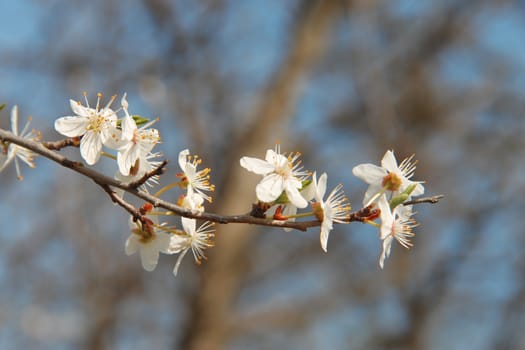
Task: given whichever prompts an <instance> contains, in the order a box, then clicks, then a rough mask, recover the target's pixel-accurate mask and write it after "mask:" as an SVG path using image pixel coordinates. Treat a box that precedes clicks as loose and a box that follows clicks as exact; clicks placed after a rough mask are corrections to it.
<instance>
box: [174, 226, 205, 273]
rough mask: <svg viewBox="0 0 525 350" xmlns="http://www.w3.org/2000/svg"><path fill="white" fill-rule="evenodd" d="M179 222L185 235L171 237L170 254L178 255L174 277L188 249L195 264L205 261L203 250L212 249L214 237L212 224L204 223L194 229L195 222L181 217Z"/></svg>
mask: <svg viewBox="0 0 525 350" xmlns="http://www.w3.org/2000/svg"><path fill="white" fill-rule="evenodd" d="M181 221H182V227H183V228H184V232H185V234H183V235H172V236H171V243H170V253H172V254H173V253H180V254H179V257H178V259H177V262H176V263H175V267H174V268H173V274H174V275H175V276H177V273H178V271H179V266H180V263H181V261H182V259H183V258H184V256H185V255H186V253H187V252H188V251H189V250H190V249H191V251H192V252H193V257H194V259H195V262H196V263H197V264H200V263H201V260H202V259H206V256H205V255H204V250H205V249H207V248H210V247H213V245H214V244H213V242H212V239H213V237H214V236H215V234H214V229H213V226H214V223H213V222H209V221H206V222H205V223H204V224H202V225H201V226H200V227H199V228H198V229H195V228H196V223H197V220H195V219H189V218H185V217H182V218H181Z"/></svg>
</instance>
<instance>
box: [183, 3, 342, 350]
mask: <svg viewBox="0 0 525 350" xmlns="http://www.w3.org/2000/svg"><path fill="white" fill-rule="evenodd" d="M340 9H341V7H340V4H339V3H338V2H337V1H305V2H304V3H303V4H302V7H301V10H300V12H299V13H298V16H299V17H298V20H297V22H296V27H295V28H294V29H293V34H292V35H293V37H292V38H291V40H290V42H291V47H290V50H289V52H288V54H287V57H286V59H285V60H284V62H283V64H282V66H281V68H280V69H279V70H277V71H276V73H275V75H274V76H273V78H272V79H271V81H270V83H269V85H268V88H267V90H266V92H265V93H264V94H263V97H262V98H261V99H260V104H259V105H258V107H256V110H255V112H254V118H253V119H252V120H253V123H252V125H251V127H250V129H249V130H250V131H249V132H248V133H247V134H245V136H244V137H242V138H240V139H239V140H238V141H237V142H236V144H234V145H232V147H231V149H233V150H237V152H235V153H233V154H232V157H231V158H230V161H229V165H228V166H226V168H227V169H230V171H229V173H228V179H227V180H226V181H225V182H224V183H223V185H222V188H223V193H224V194H230V195H229V196H224V197H222V198H223V200H222V201H220V202H218V203H217V207H218V208H220V211H221V212H223V213H235V212H242V211H243V210H244V211H246V207H247V206H248V205H247V204H248V203H250V202H251V201H253V200H254V197H255V190H254V185H255V182H254V181H255V177H253V176H251V175H249V174H248V173H247V172H246V171H245V170H244V169H242V168H241V167H240V166H239V163H238V161H239V157H240V156H242V155H250V156H259V157H262V156H264V152H265V150H266V149H267V148H269V147H272V146H271V145H272V144H273V142H275V140H278V139H279V137H285V136H286V135H285V132H284V130H285V129H286V124H287V122H288V121H289V120H290V118H291V116H292V110H293V108H294V106H295V102H296V98H297V95H298V93H299V91H298V88H299V85H300V84H299V83H300V81H301V79H304V78H305V76H306V75H307V74H308V73H309V72H310V71H311V69H312V67H313V66H314V65H315V63H316V62H317V60H318V59H319V57H320V56H321V55H322V53H323V52H324V51H325V48H326V44H327V42H328V38H329V36H328V32H329V30H330V28H331V24H332V22H333V20H334V18H335V15H336V14H337V13H338V12H339V10H340ZM232 194H233V195H232ZM218 198H220V197H219V196H218ZM251 231H252V230H251V229H250V228H249V227H246V226H244V225H237V226H231V225H228V226H223V227H218V228H217V235H216V237H217V240H216V249H214V250H212V252H210V259H209V260H208V262H207V264H206V266H205V268H204V269H203V274H202V280H201V286H200V288H199V290H198V294H196V295H195V298H194V300H193V309H192V310H191V315H192V316H191V320H190V321H189V322H188V329H187V334H186V337H185V339H184V340H183V348H185V349H220V348H223V346H224V345H225V343H227V341H228V337H229V332H230V321H231V316H232V312H233V311H232V305H233V303H234V300H235V296H236V295H237V293H238V291H239V286H240V283H241V280H242V276H243V274H244V272H245V266H246V264H245V263H246V259H245V257H246V254H248V251H247V250H248V249H249V243H250V241H251V238H252V234H251Z"/></svg>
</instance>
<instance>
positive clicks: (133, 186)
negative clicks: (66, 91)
mask: <svg viewBox="0 0 525 350" xmlns="http://www.w3.org/2000/svg"><path fill="white" fill-rule="evenodd" d="M0 140H1V141H8V142H12V143H14V144H17V145H19V146H22V147H24V148H27V149H29V150H31V151H33V152H35V153H37V154H39V155H41V156H43V157H45V158H48V159H50V160H52V161H54V162H56V163H58V164H60V165H62V166H64V167H66V168H69V169H71V170H73V171H75V172H77V173H79V174H82V175H84V176H86V177H88V178H90V179H92V180H93V181H94V182H95V183H96V184H97V185H99V186H100V187H102V189H103V190H104V191H105V192H106V193H107V194H108V195H109V196H110V198H111V200H112V201H113V202H115V203H117V204H119V205H120V206H121V207H123V208H124V209H125V210H126V211H128V212H129V213H130V214H131V215H132V216H133V217H134V218H135V219H139V220H142V219H141V217H142V215H140V213H139V211H138V210H137V209H136V208H135V207H133V206H132V205H131V204H129V203H127V202H126V201H124V200H123V199H122V198H120V197H119V196H117V195H116V194H115V192H114V191H113V190H112V189H111V187H116V188H120V189H122V190H124V191H126V192H128V193H130V194H132V195H134V196H135V197H138V198H140V199H143V200H145V201H146V202H149V203H151V204H153V206H154V207H160V208H164V209H167V210H169V211H171V212H173V213H175V214H177V215H179V216H184V217H187V218H192V219H202V220H207V221H212V222H216V223H219V224H229V223H240V224H252V225H259V226H273V227H283V228H284V227H286V228H293V229H296V230H301V231H306V230H307V229H308V228H309V227H315V226H320V225H321V222H320V221H319V220H311V221H298V222H292V221H282V220H272V219H266V218H258V217H254V216H252V215H250V214H241V215H219V214H215V213H207V212H200V211H198V210H191V209H186V208H183V207H181V206H178V205H176V204H174V203H171V202H168V201H165V200H163V199H160V198H158V197H155V196H153V195H151V194H149V193H148V192H146V191H142V190H140V189H138V187H139V186H140V185H142V184H143V183H144V182H145V181H146V180H147V179H148V178H150V177H151V176H154V175H160V174H162V173H163V172H164V168H165V166H166V164H167V161H163V162H162V163H161V165H159V166H158V167H157V168H156V169H154V170H153V171H151V172H149V173H147V174H145V175H144V176H143V177H142V178H141V179H139V180H138V181H134V182H130V183H122V182H120V181H117V180H115V179H113V178H111V177H109V176H106V175H104V174H101V173H99V172H97V171H95V170H93V169H91V168H86V167H85V166H84V164H83V163H81V162H76V161H72V160H70V159H68V158H66V157H64V156H63V155H61V154H60V153H57V152H55V151H53V150H50V149H48V148H46V147H45V145H49V144H52V145H54V143H47V142H46V143H44V142H43V143H41V142H37V141H32V140H28V139H25V138H23V137H20V136H16V135H14V134H13V133H11V132H9V131H6V130H3V129H0ZM441 198H443V195H439V196H434V197H426V198H421V199H416V200H411V201H408V202H405V203H403V204H405V205H408V204H417V203H437V202H438V201H439V199H441ZM378 215H379V212H378V209H372V208H371V207H365V208H362V209H360V210H358V211H357V212H354V213H350V214H349V217H348V222H353V221H359V222H365V221H367V220H372V219H375V218H377V217H378Z"/></svg>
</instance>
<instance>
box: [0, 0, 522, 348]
mask: <svg viewBox="0 0 525 350" xmlns="http://www.w3.org/2000/svg"><path fill="white" fill-rule="evenodd" d="M524 38H525V2H523V1H518V0H516V1H503V0H502V1H483V0H465V1H462V0H446V1H430V0H428V1H414V0H382V1H381V0H338V1H336V0H331V1H329V0H325V1H320V0H290V1H279V0H265V1H262V0H261V1H256V0H254V1H227V0H209V1H190V0H184V1H183V0H180V1H169V0H126V1H124V0H111V1H108V0H95V1H79V0H68V1H65V0H40V1H38V0H19V1H1V2H0V102H6V103H7V104H8V108H6V109H5V110H4V111H2V112H1V114H0V127H3V128H8V127H9V110H10V108H11V106H12V105H14V104H18V105H19V109H20V117H21V119H22V120H25V118H26V117H27V116H29V115H31V116H33V124H32V125H33V126H34V128H36V129H38V130H41V131H42V134H43V137H44V139H46V140H56V139H59V138H61V136H60V135H58V134H57V133H56V132H55V131H54V130H53V121H54V120H55V119H56V118H58V117H60V116H64V115H70V114H71V111H70V108H69V103H68V99H69V98H73V99H75V100H82V99H83V97H82V91H87V92H88V94H89V96H90V102H91V104H94V103H95V101H96V93H97V92H102V93H104V96H105V97H106V98H109V96H111V95H113V94H118V95H119V98H120V96H122V94H123V93H124V92H127V94H128V101H129V103H130V110H131V112H132V113H133V114H139V115H142V116H148V117H157V116H158V117H160V122H159V123H158V124H157V127H158V128H159V129H160V131H161V135H162V137H163V144H161V145H159V146H158V147H157V150H162V152H163V153H164V155H165V157H166V158H167V159H168V160H170V163H169V165H168V173H167V174H166V175H165V176H164V177H163V183H164V184H166V183H169V182H172V181H173V180H174V174H175V173H176V172H178V171H179V170H178V166H177V161H176V160H177V155H178V152H179V151H180V150H182V149H184V148H190V150H191V151H192V153H197V154H199V155H200V156H201V157H202V158H203V159H204V163H203V165H204V166H210V167H212V169H213V170H212V174H211V175H212V182H213V183H214V184H215V185H216V187H217V191H216V193H215V198H214V203H213V206H208V207H207V209H208V210H210V211H213V212H217V213H221V214H238V213H245V212H247V211H249V209H250V205H251V203H252V202H253V201H254V200H255V190H254V185H255V184H256V183H257V181H258V180H259V177H258V176H256V175H254V174H250V173H248V172H247V171H245V170H244V169H242V168H241V167H240V166H239V163H238V161H239V157H241V156H243V155H249V156H254V157H261V158H262V157H263V156H264V153H265V151H266V149H268V148H273V146H274V144H275V143H276V142H278V141H279V142H280V143H281V148H282V150H283V151H288V152H289V151H301V152H302V153H303V159H304V164H305V167H306V168H307V169H309V170H311V171H314V170H317V171H318V172H323V171H326V172H327V173H328V186H329V189H330V188H333V187H334V186H336V185H337V184H338V183H343V184H344V185H345V190H346V193H347V194H348V196H349V198H350V200H351V202H352V204H353V207H354V209H358V208H359V207H360V206H361V201H362V196H363V194H364V191H365V190H366V185H365V184H364V183H362V182H360V181H359V180H358V179H356V178H354V177H353V176H352V174H351V169H352V167H353V166H355V165H357V164H359V163H363V162H370V163H375V164H378V163H379V161H380V159H381V158H382V156H383V154H384V152H385V151H386V150H387V149H393V150H394V151H395V153H396V155H397V157H398V159H402V158H404V157H406V156H409V155H411V154H413V153H415V154H416V158H417V159H419V163H418V168H417V171H416V175H415V177H414V179H416V180H425V181H426V194H428V195H436V194H445V195H446V197H445V199H444V200H442V201H441V202H440V203H439V204H436V205H430V204H422V205H419V206H417V208H416V210H417V211H418V214H417V216H416V219H417V220H418V221H419V222H420V224H421V225H420V227H418V228H417V229H416V237H415V238H414V240H413V241H414V244H415V246H414V247H413V248H412V249H411V250H409V251H407V250H405V249H403V248H402V247H400V246H399V245H397V244H396V245H394V246H393V250H392V255H391V258H390V259H389V260H387V262H386V266H385V269H384V270H383V271H381V270H380V269H379V267H378V263H377V261H378V257H379V254H380V252H381V242H380V240H379V237H378V232H377V230H376V229H374V228H373V227H372V226H369V225H361V224H358V223H356V224H351V225H345V226H341V225H338V226H336V227H335V229H334V230H333V231H332V233H331V235H330V240H329V244H328V253H327V254H325V253H324V252H322V251H321V249H320V247H319V230H318V229H317V228H315V229H311V230H309V231H308V232H306V233H303V232H299V231H297V232H284V231H282V230H278V229H270V228H258V227H252V226H247V225H234V224H231V225H225V226H221V227H218V231H217V237H216V246H215V247H214V248H213V249H210V250H208V252H207V255H208V260H207V261H205V262H204V264H202V265H201V266H196V265H195V264H194V262H193V260H192V259H191V258H190V257H189V256H188V257H186V258H185V259H184V261H183V263H182V266H181V270H180V271H179V275H178V277H177V278H174V277H173V275H172V274H171V270H172V268H173V265H174V263H175V260H176V259H175V257H173V256H161V259H160V262H159V266H158V267H157V269H156V270H155V271H154V272H151V273H148V272H146V271H144V270H143V269H142V267H141V264H140V259H139V257H138V256H137V255H134V256H130V257H128V256H126V255H125V254H124V242H125V240H126V238H127V236H128V235H129V229H128V223H127V221H128V217H127V215H126V214H125V213H124V212H123V211H122V210H121V209H120V208H118V207H116V206H113V205H112V203H111V202H110V201H109V199H108V198H107V196H106V194H105V193H104V192H103V191H101V190H100V189H99V188H98V187H97V186H95V185H94V184H93V183H92V182H91V181H90V180H88V179H85V178H81V177H80V176H77V175H75V174H74V173H72V172H71V171H69V170H67V169H65V168H61V167H59V166H57V165H55V164H53V163H51V162H50V161H48V160H46V159H37V161H36V162H37V169H36V170H31V169H28V168H27V167H23V169H22V172H23V175H24V181H22V182H19V181H17V180H16V175H15V170H14V167H9V168H8V169H6V170H5V171H4V172H2V173H1V174H0V222H1V225H0V238H1V240H2V243H1V244H0V348H2V349H15V348H18V349H22V348H25V349H144V348H152V347H155V348H159V349H170V348H171V349H280V348H286V349H336V348H338V349H478V350H480V349H525V333H524V332H523V330H524V329H525V255H524V254H523V247H524V246H525V229H524V228H523V224H522V219H523V218H522V215H523V209H524V208H525V203H524V201H525V200H524V194H525V193H524V192H525V190H524V189H525V176H524V175H523V174H524V172H525V162H524V161H523V160H524V159H525V154H524V153H525V144H524V143H525V138H524V137H523V135H524V132H525V130H524V129H525V122H524V118H523V115H524V114H525V98H524V97H523V96H524V93H523V91H525V74H524V71H525V39H524ZM116 106H117V105H116ZM64 154H66V155H68V156H70V157H72V158H76V159H78V157H79V155H78V150H76V149H72V150H66V151H64ZM96 167H97V169H98V170H100V171H103V172H105V173H106V174H109V175H112V174H113V173H114V171H115V169H116V166H115V164H114V163H113V162H111V161H109V160H103V161H101V162H100V163H99V164H97V166H96ZM179 193H180V192H177V191H176V190H175V191H172V192H171V193H168V194H167V195H166V196H165V198H166V199H169V200H172V201H175V200H176V198H177V197H178V195H179Z"/></svg>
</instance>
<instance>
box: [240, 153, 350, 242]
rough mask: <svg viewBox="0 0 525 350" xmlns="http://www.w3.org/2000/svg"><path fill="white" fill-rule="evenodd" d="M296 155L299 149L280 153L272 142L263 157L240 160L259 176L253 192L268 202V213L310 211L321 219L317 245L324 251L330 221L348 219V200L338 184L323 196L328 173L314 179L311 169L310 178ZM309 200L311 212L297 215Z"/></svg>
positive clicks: (277, 216)
mask: <svg viewBox="0 0 525 350" xmlns="http://www.w3.org/2000/svg"><path fill="white" fill-rule="evenodd" d="M299 157H300V154H299V153H291V154H289V155H286V154H281V150H280V146H279V145H276V147H275V151H274V150H272V149H269V150H267V151H266V157H265V160H262V159H258V158H252V157H242V158H241V161H240V163H241V166H242V167H244V168H245V169H246V170H248V171H251V172H253V173H255V174H259V175H262V176H263V178H262V180H261V182H259V184H258V185H257V187H256V188H255V192H256V195H257V199H258V200H259V201H261V202H263V203H266V204H270V205H271V206H272V207H271V208H270V209H269V210H268V212H267V214H268V215H269V216H270V217H273V218H274V219H278V220H279V219H284V220H294V219H295V218H296V217H303V216H305V215H314V216H315V217H317V219H318V220H319V221H321V234H320V241H321V248H322V249H323V250H324V251H325V252H326V251H327V245H328V235H329V233H330V231H331V230H332V228H333V223H334V222H337V223H348V222H349V221H348V218H349V213H350V203H349V202H348V199H347V198H346V196H345V195H344V191H343V186H342V185H341V184H339V185H337V186H336V187H335V188H334V189H333V190H332V192H330V194H329V195H328V198H327V199H326V200H324V199H323V197H324V195H325V193H326V182H327V178H328V176H327V175H326V173H323V174H322V175H321V176H320V177H319V180H317V174H316V173H314V174H313V179H310V173H309V172H307V171H305V170H303V167H302V166H301V162H300V161H299ZM312 200H313V201H312ZM309 201H310V205H311V207H312V212H311V213H305V214H300V215H297V209H298V208H300V209H302V208H306V207H307V206H308V204H309Z"/></svg>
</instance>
